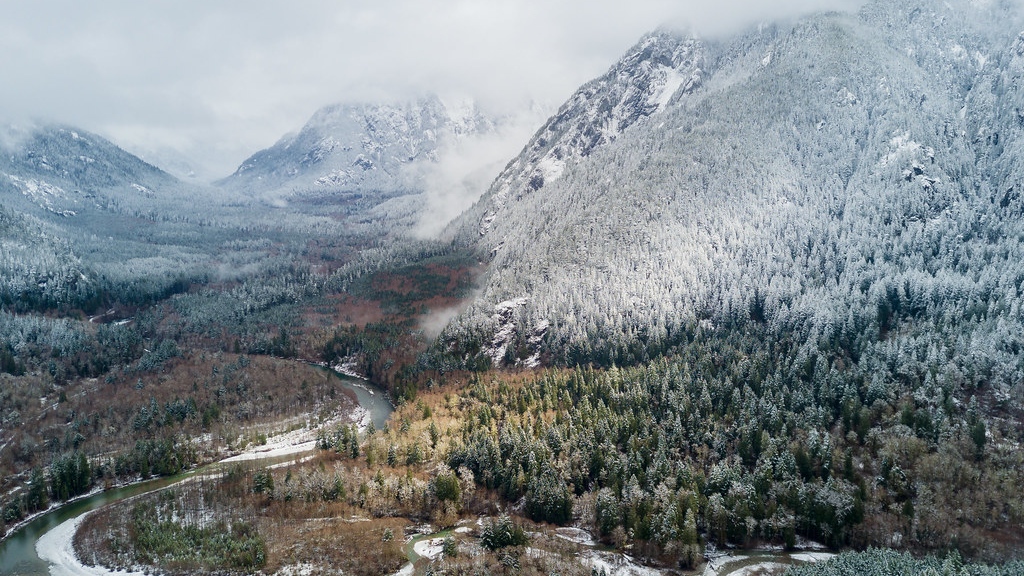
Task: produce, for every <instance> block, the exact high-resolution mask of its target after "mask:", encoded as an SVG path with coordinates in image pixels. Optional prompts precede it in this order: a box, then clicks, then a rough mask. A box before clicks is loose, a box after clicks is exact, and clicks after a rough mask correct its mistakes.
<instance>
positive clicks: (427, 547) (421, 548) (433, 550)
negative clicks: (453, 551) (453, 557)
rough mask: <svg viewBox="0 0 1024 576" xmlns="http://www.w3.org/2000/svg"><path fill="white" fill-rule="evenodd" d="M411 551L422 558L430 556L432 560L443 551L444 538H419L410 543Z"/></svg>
mask: <svg viewBox="0 0 1024 576" xmlns="http://www.w3.org/2000/svg"><path fill="white" fill-rule="evenodd" d="M412 551H413V552H415V553H416V554H419V555H420V556H422V557H424V558H430V559H431V560H433V559H434V558H437V557H438V556H440V555H441V552H443V551H444V538H430V539H428V540H420V541H419V542H417V543H415V544H413V545H412Z"/></svg>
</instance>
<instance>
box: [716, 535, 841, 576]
mask: <svg viewBox="0 0 1024 576" xmlns="http://www.w3.org/2000/svg"><path fill="white" fill-rule="evenodd" d="M807 543H808V544H810V545H812V546H813V545H816V544H817V543H816V542H812V541H810V540H808V541H807ZM833 556H835V554H833V553H831V552H795V553H792V554H783V553H777V554H773V555H770V556H764V557H763V559H762V560H761V561H760V562H757V563H755V564H749V565H746V566H737V565H738V564H743V563H744V562H750V561H752V560H756V559H757V557H756V556H748V555H744V554H740V555H736V556H733V555H723V556H717V557H714V558H711V559H710V560H709V561H708V563H707V564H706V565H705V566H704V572H702V573H701V574H702V576H753V575H755V574H782V573H783V572H785V569H786V568H788V567H789V566H790V565H791V564H784V563H782V562H779V561H778V560H785V559H789V560H791V561H792V562H795V563H797V564H809V563H813V562H824V561H825V560H828V559H829V558H832V557H833Z"/></svg>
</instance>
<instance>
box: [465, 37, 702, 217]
mask: <svg viewBox="0 0 1024 576" xmlns="http://www.w3.org/2000/svg"><path fill="white" fill-rule="evenodd" d="M706 57H707V49H706V47H705V45H704V44H703V43H702V42H701V41H699V40H697V39H695V38H686V37H682V36H680V35H677V34H674V33H672V32H669V31H664V30H662V31H658V32H654V33H652V34H650V35H648V36H646V37H644V38H643V39H642V40H641V41H640V42H639V43H638V44H637V45H636V46H634V47H633V48H632V49H631V50H630V51H629V52H628V53H627V54H626V56H624V57H623V58H622V59H621V60H620V61H619V62H618V63H617V64H615V65H614V66H613V67H612V68H611V70H609V71H608V72H607V73H606V74H605V75H604V76H601V77H600V78H597V79H596V80H593V81H591V82H589V83H588V84H586V85H585V86H583V87H582V88H580V89H579V90H578V91H577V92H576V93H575V94H574V95H573V96H572V98H570V99H569V101H568V102H566V103H565V104H563V105H562V107H561V108H560V109H559V110H558V112H557V113H556V114H555V115H554V116H552V117H551V118H550V119H549V120H548V121H547V122H546V123H545V124H544V126H543V127H542V128H541V129H540V131H539V132H538V133H537V134H536V135H535V136H534V137H533V139H532V140H531V141H530V143H529V145H528V146H527V148H526V150H524V151H523V153H522V154H520V155H519V157H518V158H516V159H515V160H514V161H513V162H511V163H510V164H509V165H508V166H507V167H506V168H505V170H504V171H503V172H502V174H501V175H500V176H499V177H498V180H497V182H496V183H495V184H494V186H493V187H492V192H491V194H490V195H489V198H488V202H487V211H486V214H485V216H484V218H483V221H482V222H481V228H480V230H481V233H486V231H487V230H488V229H489V228H490V225H491V222H492V221H493V220H494V218H496V217H497V215H498V212H499V211H500V210H501V208H502V207H503V206H504V205H505V203H506V202H508V201H509V199H510V198H511V199H513V200H514V199H518V198H521V197H522V196H523V195H524V194H528V193H530V192H534V191H536V190H539V189H540V188H542V187H543V186H544V185H545V184H546V183H551V182H553V181H555V180H557V179H558V178H559V177H560V176H561V175H562V173H563V172H564V171H565V169H566V166H567V165H569V164H574V163H576V162H578V161H580V160H581V159H583V158H585V157H587V156H589V155H590V154H591V153H592V152H593V151H594V150H595V149H597V148H598V147H601V146H604V145H606V144H609V143H610V142H613V141H614V140H615V139H616V138H617V137H618V136H619V135H620V134H622V133H623V132H624V131H625V130H627V129H628V128H630V127H631V126H632V125H633V124H636V123H637V122H638V121H640V120H641V119H643V118H646V117H648V116H651V115H652V114H657V113H659V112H663V111H664V110H665V109H666V108H667V107H668V106H669V104H670V102H671V101H672V100H673V99H675V98H679V97H681V96H682V95H685V94H689V93H691V92H693V91H694V90H696V89H697V88H699V87H700V85H701V82H702V79H703V74H704V71H703V68H704V67H706V66H707V64H706V61H705V60H706Z"/></svg>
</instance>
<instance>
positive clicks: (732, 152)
mask: <svg viewBox="0 0 1024 576" xmlns="http://www.w3.org/2000/svg"><path fill="white" fill-rule="evenodd" d="M1020 26H1021V20H1020V17H1019V14H1018V13H1017V12H1016V10H1015V8H1013V7H1012V5H1008V4H1007V5H1004V4H997V3H974V2H954V3H949V4H946V5H943V6H939V7H936V6H933V5H931V4H928V3H912V4H909V5H903V4H901V5H900V6H891V5H888V4H885V3H873V4H869V5H867V6H866V7H865V8H863V9H862V10H861V12H860V13H858V14H857V15H841V14H829V15H820V16H815V17H811V18H807V19H804V20H802V21H800V22H798V23H796V24H793V25H790V26H785V27H762V28H761V29H759V30H757V31H754V32H750V33H748V34H746V35H743V36H740V37H737V38H734V39H732V40H729V41H721V42H713V43H712V42H702V41H699V40H692V39H689V40H688V39H685V38H683V37H678V36H673V35H671V34H667V33H660V34H656V35H652V36H651V37H648V38H645V39H644V40H642V41H641V43H640V44H639V45H638V46H637V47H636V48H635V49H633V50H632V51H631V52H630V54H629V55H627V57H626V58H625V59H624V60H623V61H622V62H620V63H619V64H618V65H616V67H614V68H613V69H612V70H611V71H610V72H609V73H608V74H607V75H606V76H604V77H602V78H600V79H598V80H596V81H595V82H593V83H591V84H590V85H588V86H586V87H584V88H583V89H581V90H580V92H578V93H577V94H576V95H575V96H574V97H573V99H572V100H571V101H570V102H569V103H568V104H566V105H565V106H564V107H563V108H562V109H561V110H560V112H559V116H556V118H555V119H553V120H552V121H551V122H550V123H549V125H548V127H546V128H545V130H542V132H541V133H538V135H537V136H536V137H535V139H534V141H533V142H531V143H530V144H529V145H528V146H527V147H526V149H525V150H524V152H523V153H522V155H521V156H520V157H519V158H517V159H516V160H515V161H513V163H511V164H510V166H509V169H508V170H507V171H506V172H505V173H503V174H502V176H501V177H500V178H499V179H498V180H497V181H496V182H495V184H494V185H493V186H492V188H491V190H490V191H489V192H488V193H487V194H486V195H485V196H484V197H483V198H482V199H481V201H480V202H479V203H478V204H477V205H476V206H475V207H474V208H473V209H472V210H470V211H469V212H467V213H466V214H465V215H464V216H463V217H462V218H461V219H460V221H459V222H457V223H456V225H455V226H453V233H454V234H455V235H456V238H457V242H459V243H462V244H466V245H471V246H475V247H476V249H477V250H478V252H479V253H480V254H481V255H482V256H485V257H489V258H490V262H491V264H490V272H489V277H488V278H487V281H486V286H485V288H484V290H483V294H482V297H481V300H480V302H479V305H478V306H476V307H475V308H474V309H473V310H472V311H471V312H470V313H469V314H467V315H465V316H463V318H462V319H461V321H459V322H457V323H455V324H453V325H452V326H451V327H450V329H449V332H448V338H447V340H445V341H446V342H447V343H448V344H451V343H453V342H454V343H457V344H455V347H454V348H451V350H453V351H454V355H455V356H456V357H457V358H461V359H462V360H461V361H466V362H470V363H477V364H478V361H477V360H474V359H478V358H479V357H480V356H483V355H489V356H490V357H491V361H492V362H501V361H507V362H512V363H515V362H523V361H533V362H535V361H537V360H540V359H544V358H546V359H547V360H548V361H550V362H556V363H562V362H569V363H575V362H598V363H601V364H610V363H613V362H614V363H623V362H625V363H633V362H638V361H642V360H643V359H645V358H647V357H649V356H653V355H657V354H660V353H662V352H664V351H667V350H670V349H672V348H673V347H674V346H676V345H678V344H680V343H682V342H686V341H687V340H688V339H691V338H693V337H694V334H695V333H697V332H698V331H707V330H719V329H725V328H740V329H743V327H744V326H748V327H760V328H761V329H766V330H768V333H769V334H772V335H773V336H774V337H783V336H785V337H786V338H792V339H794V340H795V341H796V342H798V343H800V344H801V346H803V348H802V349H801V350H802V352H800V354H801V357H802V358H806V357H811V358H813V357H814V356H813V352H814V351H815V350H816V349H818V348H819V347H820V348H821V349H822V350H825V351H828V354H829V356H840V357H846V362H847V363H848V362H849V361H850V360H851V359H854V360H864V359H866V358H870V359H871V362H881V361H882V360H881V358H883V357H886V356H887V355H888V354H891V353H893V352H892V351H893V349H894V347H895V349H900V348H901V347H904V346H906V347H908V349H910V348H912V349H913V350H914V352H913V353H914V354H917V353H919V352H920V351H921V350H922V349H923V350H924V351H925V352H926V351H927V350H928V349H929V346H931V347H932V348H933V349H937V350H939V351H940V352H939V354H940V356H941V355H943V354H944V355H945V357H946V358H947V359H950V360H949V361H950V367H949V369H952V366H954V365H955V366H956V367H957V370H963V371H964V373H968V372H972V373H977V372H978V371H983V372H984V373H985V374H987V375H989V376H987V378H989V381H990V382H993V383H996V382H998V388H999V389H1000V391H1001V392H1000V393H1001V394H1003V395H1006V394H1009V393H1010V392H1009V390H1010V388H1011V387H1014V386H1016V385H1017V383H1019V382H1020V377H1021V374H1022V373H1024V372H1022V366H1021V357H1020V354H1019V351H1020V350H1021V344H1022V343H1021V342H1020V337H1019V334H1021V333H1022V331H1021V329H1022V328H1024V326H1022V325H1021V318H1020V316H1019V313H1018V310H1019V306H1020V301H1019V299H1020V294H1019V290H1020V283H1021V280H1022V279H1024V267H1022V265H1021V256H1022V255H1024V246H1022V244H1021V238H1022V236H1021V232H1022V229H1021V223H1020V221H1019V218H1018V215H1019V214H1020V210H1021V201H1020V199H1019V195H1018V192H1017V191H1018V190H1019V188H1020V183H1019V181H1020V175H1021V154H1020V151H1019V149H1018V147H1019V146H1020V144H1019V134H1020V131H1021V126H1022V124H1021V121H1020V116H1019V109H1020V105H1019V101H1020V93H1019V89H1018V88H1017V86H1018V83H1017V82H1016V79H1017V78H1019V74H1020V72H1019V67H1020V50H1021V48H1020V46H1021V41H1020V40H1019V39H1018V38H1017V33H1018V32H1019V29H1020ZM681 46H685V47H687V48H686V50H688V53H689V54H692V55H693V56H690V57H686V58H681V59H678V60H676V59H673V60H672V61H673V62H676V61H681V62H682V63H683V64H682V67H681V68H674V70H676V72H675V73H674V74H675V77H685V78H697V77H699V78H700V79H701V81H700V83H699V84H697V83H696V82H694V83H692V84H691V83H689V82H687V83H680V84H678V85H677V88H676V90H675V92H674V94H673V95H672V96H671V97H663V96H662V95H663V92H661V91H659V92H657V93H658V94H659V97H657V98H655V99H653V100H656V101H658V102H659V103H660V102H665V103H666V104H665V106H664V107H662V106H661V105H659V106H658V107H657V108H655V107H654V106H653V105H650V104H651V102H652V99H651V98H648V99H646V100H645V99H643V98H640V99H637V98H633V99H626V100H622V99H617V98H616V94H629V93H631V92H632V91H635V92H642V91H643V90H644V87H645V84H644V76H642V75H630V74H623V73H622V70H623V69H630V70H643V69H645V68H652V67H654V66H656V65H655V64H652V63H650V60H646V59H644V57H638V56H637V55H638V54H641V55H643V54H655V53H665V54H676V53H678V51H679V47H681ZM698 55H699V56H698ZM697 70H699V73H698V72H697ZM666 76H668V75H666ZM664 85H665V86H667V87H669V88H670V87H671V86H673V83H671V82H667V81H666V82H664ZM648 93H652V92H648ZM638 101H639V102H645V103H647V104H648V106H646V107H640V108H634V110H638V111H639V112H629V113H626V114H624V115H618V114H614V113H612V112H611V110H614V109H615V107H614V106H608V105H605V104H603V103H604V102H631V103H636V102H638ZM595 110H596V111H598V113H596V114H595V113H594V112H593V111H595ZM563 116H564V117H563ZM623 116H624V117H630V118H633V117H635V118H636V120H635V121H632V122H631V123H630V124H629V125H628V126H627V127H626V128H625V129H620V130H614V131H612V130H610V131H607V132H605V134H614V135H615V138H614V140H612V138H610V137H606V138H601V139H596V141H597V142H600V143H602V145H599V146H593V147H589V148H587V147H579V148H578V149H577V150H578V152H576V153H575V154H572V155H569V158H571V161H567V162H566V163H565V166H564V168H562V169H561V170H562V173H561V176H560V178H558V179H557V180H555V181H554V182H552V181H551V180H552V179H551V178H545V179H544V182H543V186H542V187H538V186H532V185H530V182H531V181H535V182H536V180H534V175H535V174H536V173H537V172H538V167H539V168H540V171H543V166H544V165H545V163H546V162H548V163H550V162H549V160H547V159H549V158H551V157H550V156H548V155H547V154H548V152H547V150H548V149H547V148H546V146H547V140H548V138H549V136H548V134H549V133H550V132H553V131H552V130H550V127H551V126H556V125H557V126H570V127H571V128H570V129H568V130H567V131H566V132H565V133H563V134H561V135H559V136H558V138H559V141H561V142H591V141H595V139H592V138H588V137H587V134H588V131H589V130H597V127H601V126H608V125H609V119H610V118H612V119H614V118H617V117H623ZM555 148H557V146H556V147H555ZM553 149H554V148H552V150H553ZM950 338H952V339H953V340H957V339H960V340H959V341H958V342H956V343H953V342H951V341H950V340H949V339H950ZM446 345H447V344H446ZM867 365H868V364H864V366H867ZM866 373H870V371H866ZM882 374H891V372H889V371H886V372H883V373H882Z"/></svg>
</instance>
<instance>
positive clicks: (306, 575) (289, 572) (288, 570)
mask: <svg viewBox="0 0 1024 576" xmlns="http://www.w3.org/2000/svg"><path fill="white" fill-rule="evenodd" d="M316 568H317V567H316V565H315V564H308V563H306V562H300V563H299V564H292V565H290V566H282V567H281V568H279V569H278V571H277V572H274V576H310V574H313V571H314V570H316Z"/></svg>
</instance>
